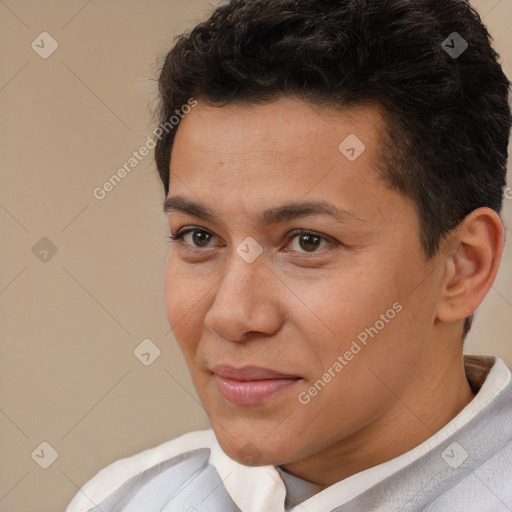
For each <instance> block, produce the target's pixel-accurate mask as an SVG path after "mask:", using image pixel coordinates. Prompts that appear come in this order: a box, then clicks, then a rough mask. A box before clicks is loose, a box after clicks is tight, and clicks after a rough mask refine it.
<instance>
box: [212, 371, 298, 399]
mask: <svg viewBox="0 0 512 512" xmlns="http://www.w3.org/2000/svg"><path fill="white" fill-rule="evenodd" d="M211 372H212V374H213V377H214V379H215V383H216V385H217V389H218V390H219V392H220V394H221V395H222V396H223V398H224V399H225V400H226V401H228V402H229V403H231V404H232V405H236V406H247V405H256V404H260V403H261V402H263V401H265V400H267V399H269V398H270V397H273V396H275V395H277V394H279V393H281V392H283V391H285V390H287V389H289V388H290V387H291V386H293V385H294V384H296V383H297V382H298V381H299V380H301V378H300V377H298V376H296V375H289V374H285V373H281V372H277V371H275V370H271V369H268V368H261V367H257V366H244V367H243V368H234V367H232V366H227V365H217V366H214V367H213V368H211Z"/></svg>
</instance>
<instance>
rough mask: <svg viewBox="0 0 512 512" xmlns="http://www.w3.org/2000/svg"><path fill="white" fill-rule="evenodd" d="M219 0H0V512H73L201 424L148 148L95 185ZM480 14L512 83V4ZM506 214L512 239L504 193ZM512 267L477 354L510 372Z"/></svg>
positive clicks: (127, 144)
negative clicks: (167, 285)
mask: <svg viewBox="0 0 512 512" xmlns="http://www.w3.org/2000/svg"><path fill="white" fill-rule="evenodd" d="M215 3H216V2H210V3H206V2H204V1H200V0H187V1H177V0H165V1H164V0H149V1H142V0H139V1H135V0H127V1H124V2H121V1H120V0H110V1H108V2H107V1H103V2H102V1H100V0H92V1H85V0H81V1H76V0H72V1H70V0H66V1H64V0H53V1H51V0H45V2H41V1H35V0H17V1H16V0H5V2H0V41H1V45H0V48H1V52H2V66H1V69H0V120H1V121H0V123H1V127H2V139H1V148H2V158H1V167H2V170H1V173H0V176H1V178H0V179H1V181H0V226H1V243H2V251H1V260H0V313H1V321H0V339H1V352H0V384H1V385H0V512H52V511H62V510H63V509H64V508H65V506H66V505H67V504H68V502H69V501H70V500H71V498H72V497H73V496H74V495H75V494H76V492H77V491H78V488H79V487H80V486H81V485H82V484H83V483H84V482H86V481H87V480H88V479H90V478H91V477H92V476H93V475H94V474H95V473H96V472H97V471H98V470H99V469H101V468H102V467H104V466H106V465H107V464H108V463H110V462H112V461H114V460H116V459H119V458H121V457H125V456H128V455H131V454H133V453H136V452H138V451H140V450H143V449H145V448H149V447H152V446H155V445H157V444H159V443H162V442H164V441H166V440H169V439H172V438H174V437H176V436H178V435H180V434H182V433H185V432H187V431H190V430H197V429H202V428H207V427H208V422H207V420H206V416H205V414H204V412H203V410H202V408H201V406H200V404H199V403H198V401H197V398H196V395H195V392H194V390H193V386H192V384H191V381H190V378H189V376H188V372H187V369H186V367H185V364H184V361H183V359H182V357H181V354H180V353H179V351H178V349H177V346H176V344H175V342H174V340H173V336H172V334H171V333H170V331H169V326H168V323H167V318H166V314H165V309H164V300H163V287H162V280H163V271H164V265H165V258H166V253H167V235H168V233H167V227H166V221H165V218H164V216H163V214H162V213H161V204H162V200H163V191H162V189H161V185H160V183H159V181H158V178H157V174H156V170H155V165H154V161H153V155H152V154H150V155H148V156H146V157H145V158H144V159H143V160H142V161H140V162H139V163H138V165H137V166H135V167H134V168H133V170H131V172H130V173H129V174H128V175H127V176H126V177H125V178H124V179H123V180H122V181H121V182H120V183H118V184H117V186H116V187H115V188H114V189H113V190H112V191H110V192H109V193H108V194H107V195H106V197H105V198H104V199H102V200H99V199H96V198H95V197H94V195H93V191H94V189H95V188H97V187H101V186H102V185H103V184H104V183H105V182H106V181H107V180H108V179H109V178H110V177H111V176H112V175H113V174H114V173H116V171H117V170H118V169H119V168H120V167H122V166H123V164H125V163H126V162H127V161H128V160H129V158H130V157H131V156H132V153H133V152H134V151H137V150H138V149H139V148H140V147H141V146H143V145H144V144H145V143H146V141H147V137H148V135H150V133H151V130H152V129H153V128H154V124H153V119H152V115H151V111H152V108H153V107H154V101H155V98H156V87H155V82H154V79H155V78H156V69H157V63H158V62H160V59H161V55H162V53H163V52H165V51H167V50H168V49H169V48H170V45H171V42H172V38H173V36H174V35H176V34H178V33H179V32H181V31H183V30H184V29H185V28H187V27H188V26H190V25H191V24H192V23H193V22H194V21H197V20H199V19H201V18H203V17H204V16H205V15H206V13H208V12H209V11H210V9H211V6H212V5H214V4H215ZM474 5H475V7H477V9H478V10H479V11H480V12H481V14H482V16H483V19H484V22H485V23H486V24H487V25H488V28H489V30H490V31H491V33H492V34H493V35H494V37H495V40H496V42H495V46H496V48H497V49H498V51H499V53H500V54H501V57H502V60H503V65H504V68H505V72H506V73H507V75H508V76H509V77H512V37H511V33H510V28H509V24H510V20H511V19H512V1H511V0H501V1H497V0H478V1H475V2H474ZM43 31H46V32H48V33H49V34H51V36H52V37H53V38H54V39H55V40H56V41H57V42H58V48H57V50H56V51H55V52H54V53H53V54H52V55H50V56H49V57H48V58H46V59H43V58H42V57H40V56H39V54H38V53H36V51H35V50H33V49H32V47H31V43H32V41H34V40H35V41H36V43H37V44H39V46H38V47H37V48H38V51H40V52H42V51H48V49H49V48H50V40H49V39H48V38H47V36H43V37H44V38H45V39H44V44H42V43H41V42H40V41H41V38H38V36H39V34H41V33H42V32H43ZM511 184H512V183H511ZM503 219H504V222H505V225H506V227H507V232H508V235H509V238H510V231H511V226H512V200H511V199H508V200H506V201H505V205H504V211H503ZM41 239H43V240H42V241H41ZM55 250H56V251H57V252H56V253H55V254H53V252H55ZM511 262H512V258H511V243H510V240H509V241H508V243H507V249H506V252H505V256H504V262H503V265H502V267H501V271H500V274H499V276H498V279H497V280H496V282H495V284H494V286H493V289H492V291H491V292H490V294H489V296H488V297H487V299H486V300H485V302H484V304H483V305H482V307H481V308H480V310H479V312H478V314H477V317H476V321H475V324H474V328H473V330H472V332H471V334H470V337H469V340H468V342H467V345H466V351H467V352H471V353H485V354H497V355H499V356H501V357H502V358H503V359H505V361H506V362H507V363H508V364H509V365H512V345H511V343H510V334H509V333H510V330H511V328H512V264H511ZM144 339H151V340H152V341H153V343H154V344H155V345H156V346H158V348H159V350H160V351H161V353H160V357H159V358H158V359H156V360H155V361H154V362H153V363H152V364H151V365H150V366H144V365H143V364H142V363H141V362H140V361H139V360H138V359H137V358H136V357H135V356H134V353H133V352H134V349H135V348H136V347H137V346H138V345H139V344H140V343H141V342H142V340H144ZM42 442H47V443H49V444H50V445H51V446H52V447H53V448H54V449H55V450H56V451H57V452H58V458H57V459H56V461H55V462H54V463H53V464H52V465H51V466H50V467H48V469H42V468H41V467H40V466H39V465H38V462H39V463H41V462H43V463H44V461H45V460H46V461H48V460H49V459H48V457H50V456H51V452H50V450H49V449H48V448H47V447H46V446H45V445H43V446H42V447H41V443H42ZM34 450H35V453H34V455H33V456H32V455H31V454H32V453H33V452H34ZM41 450H43V451H42V452H41ZM38 454H39V457H38ZM43 454H44V455H43ZM43 459H44V460H43Z"/></svg>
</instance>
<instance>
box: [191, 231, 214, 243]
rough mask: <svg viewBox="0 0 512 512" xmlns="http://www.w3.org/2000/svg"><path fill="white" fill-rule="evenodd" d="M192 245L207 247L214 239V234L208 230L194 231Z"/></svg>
mask: <svg viewBox="0 0 512 512" xmlns="http://www.w3.org/2000/svg"><path fill="white" fill-rule="evenodd" d="M189 234H191V235H192V242H193V243H192V245H195V246H196V247H207V246H208V244H209V243H210V241H211V239H212V235H211V234H210V233H207V232H206V231H192V232H190V233H189Z"/></svg>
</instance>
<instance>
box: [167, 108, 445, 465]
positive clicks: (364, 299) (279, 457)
mask: <svg viewBox="0 0 512 512" xmlns="http://www.w3.org/2000/svg"><path fill="white" fill-rule="evenodd" d="M384 129H385V128H384V123H383V121H382V118H381V117H380V115H379V112H378V111H377V110H376V109H374V108H372V107H359V108H357V109H351V110H350V111H348V110H347V111H340V112H335V111H333V110H328V109H323V108H322V109H320V108H313V107H311V106H308V105H306V104H305V103H303V102H301V101H299V100H293V99H290V98H283V99H280V100H278V101H275V102H273V103H271V104H267V105H243V104H234V105H230V106H228V107H223V108H215V107H211V106H207V105H204V104H202V103H199V105H198V106H197V107H195V108H194V109H193V110H192V112H191V113H190V114H188V116H187V117H186V118H185V119H184V120H183V121H182V124H181V125H180V127H179V130H178V133H177V136H176V140H175V144H174V148H173V152H172V158H171V173H170V192H169V198H170V200H168V207H169V209H168V218H169V225H170V229H171V232H172V234H173V235H177V234H179V233H182V232H183V231H185V230H190V231H188V233H187V234H185V235H184V236H183V238H181V240H179V241H174V242H173V243H172V244H171V247H170V250H169V257H168V263H167V274H166V281H165V293H166V302H167V311H168V317H169V321H170V324H171V326H172V329H173V332H174V335H175V337H176V339H177V341H178V343H179V345H180V348H181V350H182V351H183V354H184V356H185V358H186V361H187V364H188V366H189V369H190V372H191V375H192V378H193V381H194V384H195V386H196V389H197V392H198V394H199V397H200V399H201V401H202V403H203V405H204V407H205V409H206V411H207V414H208V416H209V418H210V420H211V423H212V427H213V428H214V430H215V433H216V436H217V438H218V440H219V442H220V444H221V446H222V448H223V449H224V451H225V452H226V453H227V454H228V455H230V456H231V457H232V458H234V459H237V460H239V461H241V462H246V463H257V464H259V465H260V464H284V463H287V462H292V461H298V460H302V459H305V458H307V457H309V456H312V455H313V454H315V453H318V452H320V451H322V450H324V449H328V448H329V447H331V446H333V445H336V444H337V443H338V444H339V443H340V442H342V441H343V440H344V439H347V438H348V437H349V436H350V435H352V434H355V433H358V432H362V431H364V430H365V429H371V425H372V424H374V423H375V422H376V421H378V420H379V418H382V417H384V416H386V415H388V416H389V415H392V414H394V411H395V410H396V408H397V407H398V406H401V407H403V405H402V404H399V402H398V400H397V399H396V396H397V395H399V396H402V397H403V396H407V393H408V390H409V389H412V388H413V387H414V383H415V382H416V379H417V378H419V377H418V376H419V375H424V374H425V368H424V366H425V364H426V362H427V363H428V361H429V358H428V357H425V351H426V350H427V347H428V340H429V336H431V333H432V327H433V324H434V321H435V310H436V304H437V302H436V301H437V290H438V280H439V272H438V271H436V269H435V266H434V264H433V261H434V262H435V259H434V260H433V261H430V262H427V261H426V260H425V258H424V256H423V253H422V249H421V245H420V240H419V220H418V215H417V213H416V211H415V208H414V206H413V204H412V203H411V202H410V201H409V200H407V199H406V198H405V197H404V196H402V195H401V194H399V193H398V192H396V191H393V190H390V189H389V188H388V187H387V186H386V185H385V184H384V183H383V181H382V180H381V179H380V178H379V177H378V176H377V172H376V165H377V162H378V159H379V158H380V156H379V151H378V143H379V142H378V141H379V134H380V133H381V130H384ZM349 135H352V137H350V138H349V139H348V140H347V142H346V143H345V144H342V142H343V141H344V140H345V139H346V138H347V137H348V136H349ZM354 135H355V136H356V137H357V138H358V139H359V140H360V141H362V142H363V143H364V145H365V146H366V149H365V150H364V151H363V152H362V153H361V154H360V155H359V156H358V157H357V158H355V159H354V157H355V156H357V154H358V152H360V151H361V149H362V146H361V145H360V143H359V142H357V139H355V138H354V137H353V136H354ZM340 144H342V146H341V149H340V148H339V146H340ZM351 148H353V149H354V151H352V150H351ZM348 157H350V158H348ZM430 361H431V360H430Z"/></svg>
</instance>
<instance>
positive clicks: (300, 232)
mask: <svg viewBox="0 0 512 512" xmlns="http://www.w3.org/2000/svg"><path fill="white" fill-rule="evenodd" d="M195 231H197V232H199V233H207V234H209V235H211V236H215V235H214V234H213V233H211V232H210V231H208V230H206V229H203V228H187V229H184V230H183V231H180V232H178V233H177V234H176V235H171V236H169V243H172V242H178V241H180V240H181V239H182V238H183V237H184V236H186V235H188V234H189V233H193V232H195ZM300 235H313V236H316V237H318V238H320V239H321V240H322V241H325V242H328V243H329V244H331V245H333V244H334V243H335V241H334V240H333V239H331V238H329V237H326V236H325V235H322V234H320V233H317V232H316V231H307V230H303V229H294V230H293V231H291V232H290V233H289V234H288V236H287V242H288V243H290V241H291V240H293V239H294V238H295V237H298V236H300ZM192 247H193V248H194V249H199V250H201V249H202V248H201V247H195V246H192ZM206 249H208V247H206ZM317 252H319V251H312V252H310V253H309V254H315V253H317ZM304 254H308V253H307V251H304Z"/></svg>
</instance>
